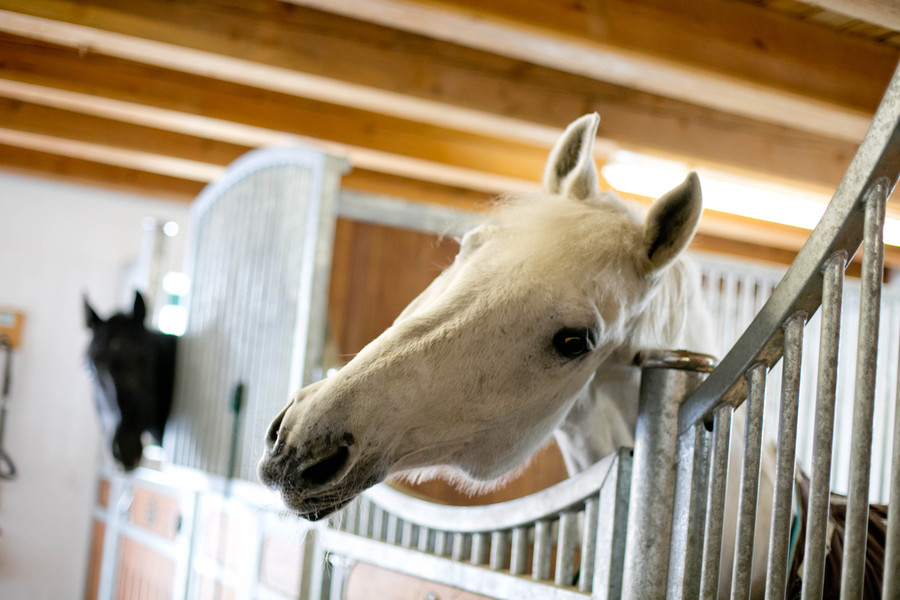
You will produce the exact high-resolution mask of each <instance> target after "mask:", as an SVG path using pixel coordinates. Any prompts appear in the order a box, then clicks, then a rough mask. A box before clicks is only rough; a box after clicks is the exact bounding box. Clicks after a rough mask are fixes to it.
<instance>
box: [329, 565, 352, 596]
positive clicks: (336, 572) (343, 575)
mask: <svg viewBox="0 0 900 600" xmlns="http://www.w3.org/2000/svg"><path fill="white" fill-rule="evenodd" d="M328 562H329V563H331V589H330V590H329V594H328V598H329V600H343V598H344V585H345V584H346V582H347V576H348V575H349V574H350V566H351V564H352V561H351V560H350V559H349V558H346V557H344V556H340V555H338V554H329V555H328Z"/></svg>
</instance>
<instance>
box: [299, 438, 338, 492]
mask: <svg viewBox="0 0 900 600" xmlns="http://www.w3.org/2000/svg"><path fill="white" fill-rule="evenodd" d="M349 457H350V451H349V450H348V449H347V446H340V447H339V448H338V449H337V450H336V451H335V452H334V454H332V455H330V456H327V457H326V458H324V459H322V460H320V461H319V462H317V463H316V464H314V465H313V466H311V467H307V468H306V469H304V470H303V472H302V473H301V474H300V476H301V477H302V478H303V479H304V480H305V481H307V482H309V483H313V484H316V485H321V484H323V483H327V482H328V481H329V480H330V479H332V478H333V477H334V476H335V475H337V473H338V472H339V471H340V470H341V468H343V466H344V465H345V464H347V459H348V458H349Z"/></svg>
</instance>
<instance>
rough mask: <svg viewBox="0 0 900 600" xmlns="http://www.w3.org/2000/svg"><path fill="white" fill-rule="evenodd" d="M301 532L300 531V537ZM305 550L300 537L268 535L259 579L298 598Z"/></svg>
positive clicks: (263, 546) (263, 548)
mask: <svg viewBox="0 0 900 600" xmlns="http://www.w3.org/2000/svg"><path fill="white" fill-rule="evenodd" d="M301 535H305V534H301V533H298V534H297V537H298V538H299V537H300V536H301ZM302 555H303V551H302V548H301V546H300V541H299V539H286V538H283V537H279V536H268V537H266V539H265V540H263V544H262V556H261V557H260V566H259V581H260V583H263V584H265V585H266V586H267V587H270V588H272V589H273V590H277V591H279V592H282V593H283V594H286V595H288V596H291V597H292V598H296V597H297V596H298V595H299V594H300V576H301V572H300V570H301V567H302V565H301V560H302Z"/></svg>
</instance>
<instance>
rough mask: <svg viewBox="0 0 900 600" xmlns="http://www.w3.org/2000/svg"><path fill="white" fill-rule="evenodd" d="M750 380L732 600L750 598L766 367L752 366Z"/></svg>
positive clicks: (748, 375) (758, 364)
mask: <svg viewBox="0 0 900 600" xmlns="http://www.w3.org/2000/svg"><path fill="white" fill-rule="evenodd" d="M746 377H747V413H746V422H745V423H744V460H743V463H742V464H741V491H740V495H739V496H738V516H737V532H736V534H735V540H734V568H733V570H732V577H731V599H732V600H749V598H750V575H751V574H752V572H753V542H754V537H755V533H756V504H757V500H758V496H759V459H760V450H761V448H762V430H763V414H764V411H765V408H764V407H765V401H766V365H765V364H764V363H757V364H756V365H754V366H752V367H750V369H749V370H748V371H747V375H746Z"/></svg>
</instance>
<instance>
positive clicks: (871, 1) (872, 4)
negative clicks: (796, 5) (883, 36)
mask: <svg viewBox="0 0 900 600" xmlns="http://www.w3.org/2000/svg"><path fill="white" fill-rule="evenodd" d="M804 2H805V3H806V4H812V5H813V6H819V7H821V8H824V9H826V10H830V11H833V12H836V13H840V14H842V15H846V16H848V17H853V18H854V19H859V20H860V21H865V22H866V23H872V24H874V25H880V26H882V27H885V28H887V29H893V30H894V31H900V4H897V2H895V1H894V0H856V1H855V2H847V1H846V0H804Z"/></svg>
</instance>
